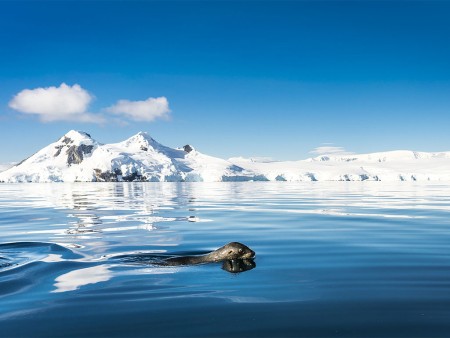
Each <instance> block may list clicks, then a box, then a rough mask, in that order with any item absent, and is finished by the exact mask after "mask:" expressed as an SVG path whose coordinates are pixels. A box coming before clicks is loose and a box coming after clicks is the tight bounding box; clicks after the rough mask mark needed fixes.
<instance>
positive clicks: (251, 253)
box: [246, 248, 256, 258]
mask: <svg viewBox="0 0 450 338" xmlns="http://www.w3.org/2000/svg"><path fill="white" fill-rule="evenodd" d="M255 255H256V254H255V252H254V251H253V250H252V249H250V248H249V249H248V253H247V254H246V258H254V257H255Z"/></svg>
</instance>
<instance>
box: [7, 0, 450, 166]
mask: <svg viewBox="0 0 450 338" xmlns="http://www.w3.org/2000/svg"><path fill="white" fill-rule="evenodd" d="M449 17H450V2H447V1H437V2H433V1H426V2H420V1H397V2H395V1H372V2H369V1H361V2H356V1H350V2H344V1H330V2H327V1H314V2H313V1H287V2H283V1H273V2H271V1H264V2H259V1H243V2H240V1H231V2H230V1H229V2H225V1H199V2H191V1H179V2H176V1H165V2H158V1H138V2H130V1H123V2H122V1H113V2H109V1H95V2H90V1H79V2H74V1H51V2H45V1H31V2H23V1H1V2H0V45H1V49H0V140H1V142H2V144H3V146H2V147H1V149H0V162H3V163H4V162H10V161H18V160H21V159H23V158H25V157H27V156H29V155H31V154H32V153H33V152H35V151H37V150H38V149H40V148H42V147H44V146H46V145H47V144H49V143H51V142H53V141H55V140H56V139H57V138H59V137H60V136H62V135H63V134H64V133H66V132H67V131H68V130H70V129H77V130H83V131H87V132H89V133H90V134H91V135H92V136H93V137H94V138H95V139H97V140H98V141H100V142H104V143H110V142H117V141H121V140H123V139H125V138H127V137H129V136H131V135H133V134H135V133H137V132H138V131H147V132H149V133H150V134H151V135H152V136H153V137H154V138H155V139H156V140H158V141H159V142H161V143H163V144H166V145H169V146H173V147H176V146H182V145H184V144H186V143H190V144H193V145H194V146H195V147H196V148H197V149H198V150H200V151H201V152H203V153H206V154H209V155H213V156H218V157H223V158H228V157H231V156H246V157H248V156H264V157H272V158H275V159H280V160H287V159H304V158H307V157H310V156H313V154H311V153H310V151H312V150H314V149H315V148H317V147H321V146H332V147H342V148H343V149H344V150H346V151H351V152H356V153H365V152H374V151H386V150H395V149H411V150H420V151H444V150H450V132H449V131H448V130H449V126H450V20H449V19H448V18H449ZM62 83H65V84H66V85H67V87H68V88H69V89H68V90H73V88H74V85H78V86H79V88H80V90H81V91H82V93H81V94H83V93H85V94H86V95H88V99H87V100H86V101H84V105H83V106H82V107H81V108H77V107H78V106H74V108H73V109H74V111H76V113H77V114H78V113H79V114H81V115H80V117H83V116H84V117H83V118H76V116H77V115H71V116H75V118H73V117H72V118H69V119H65V118H64V116H63V115H60V116H58V115H49V114H50V112H48V113H47V112H46V109H50V110H52V109H53V111H52V112H51V113H52V114H56V111H55V109H56V108H55V107H51V104H53V101H49V102H47V101H46V104H44V103H42V102H43V101H42V100H41V99H42V98H43V96H42V95H41V96H39V97H38V96H37V94H39V93H40V94H42V93H44V92H48V91H47V89H48V88H49V87H54V89H57V90H55V91H54V93H56V94H55V95H59V93H60V91H58V90H59V89H61V87H60V86H61V84H62ZM38 88H41V89H42V91H41V92H37V91H34V92H23V91H24V90H26V89H28V90H36V89H38ZM20 93H22V94H20ZM27 93H28V94H29V96H28V97H27V96H26V94H27ZM30 93H31V94H30ZM19 94H20V95H19ZM34 94H36V95H35V96H32V98H31V99H30V95H34ZM40 94H39V95H40ZM151 98H154V99H157V98H165V99H166V100H167V104H166V105H164V104H163V106H162V107H160V110H159V113H160V115H159V117H158V116H156V115H155V116H156V117H155V116H154V115H152V116H153V117H151V118H150V117H149V116H147V117H145V116H144V115H145V114H147V113H148V114H153V113H154V112H155V110H154V109H156V108H155V107H154V106H152V104H153V103H151V102H153V101H151V102H150V101H146V100H150V99H151ZM27 100H28V101H27ZM30 100H31V101H30ZM36 100H37V101H36ZM49 100H50V99H49ZM119 100H126V101H123V102H122V104H120V103H119ZM64 102H65V101H64ZM27 104H28V105H27ZM41 104H42V106H41ZM137 105H139V107H141V106H142V107H143V109H144V110H142V111H141V110H139V109H141V108H139V109H138V108H136V107H137ZM58 107H59V106H58ZM133 107H134V108H133ZM145 107H147V108H148V109H150V110H149V111H146V110H145V109H146V108H145ZM27 109H28V110H30V111H32V110H33V109H34V110H35V111H34V112H33V113H30V112H28V113H26V110H27ZM58 109H59V108H58ZM64 109H66V108H65V107H63V108H62V110H61V111H62V112H63V111H64ZM77 109H78V110H77ZM133 109H134V110H133ZM136 109H137V110H136ZM152 109H153V110H152ZM169 110H170V112H169ZM143 114H144V115H143ZM50 116H51V118H50ZM80 121H81V122H80Z"/></svg>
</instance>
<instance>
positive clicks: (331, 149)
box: [309, 144, 353, 156]
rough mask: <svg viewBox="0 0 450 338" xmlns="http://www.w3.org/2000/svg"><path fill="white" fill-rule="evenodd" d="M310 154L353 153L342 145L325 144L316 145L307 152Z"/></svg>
mask: <svg viewBox="0 0 450 338" xmlns="http://www.w3.org/2000/svg"><path fill="white" fill-rule="evenodd" d="M309 153H310V154H314V155H317V156H320V155H351V154H353V153H352V152H350V151H347V150H345V149H344V148H343V147H335V146H332V145H331V144H326V145H323V146H320V147H317V148H315V149H313V150H311V151H310V152H309Z"/></svg>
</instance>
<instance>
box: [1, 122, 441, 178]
mask: <svg viewBox="0 0 450 338" xmlns="http://www.w3.org/2000/svg"><path fill="white" fill-rule="evenodd" d="M122 181H150V182H195V181H204V182H220V181H450V152H438V153H427V152H415V151H409V150H399V151H389V152H379V153H371V154H359V155H345V156H338V155H330V156H318V157H315V158H309V159H306V160H299V161H271V160H267V159H262V160H258V159H247V158H242V157H234V158H230V159H228V160H224V159H221V158H217V157H213V156H208V155H205V154H202V153H201V152H199V151H197V150H196V149H195V148H194V147H193V146H192V145H185V146H183V147H180V148H171V147H167V146H164V145H162V144H160V143H158V142H157V141H155V140H154V139H153V138H152V137H151V136H150V135H149V134H147V133H145V132H139V133H137V134H136V135H134V136H132V137H130V138H129V139H127V140H125V141H123V142H119V143H113V144H102V143H99V142H97V141H96V140H94V139H93V138H92V137H91V136H90V135H89V134H88V133H85V132H82V131H75V130H71V131H69V132H68V133H67V134H65V135H64V136H62V137H61V138H60V139H58V140H57V141H56V142H54V143H52V144H50V145H48V146H46V147H44V148H43V149H41V150H39V151H38V152H37V153H35V154H34V155H32V156H30V157H29V158H27V159H25V160H23V161H22V162H20V163H18V164H16V165H15V166H13V167H11V168H9V169H7V170H4V171H2V172H1V173H0V182H3V183H20V182H36V183H42V182H122Z"/></svg>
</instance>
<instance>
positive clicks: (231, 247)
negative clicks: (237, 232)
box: [163, 242, 255, 266]
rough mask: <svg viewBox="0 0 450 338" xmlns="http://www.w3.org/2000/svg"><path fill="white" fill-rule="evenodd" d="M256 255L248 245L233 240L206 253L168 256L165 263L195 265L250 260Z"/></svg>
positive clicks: (170, 264)
mask: <svg viewBox="0 0 450 338" xmlns="http://www.w3.org/2000/svg"><path fill="white" fill-rule="evenodd" d="M254 257H255V252H254V251H253V250H252V249H250V248H249V247H248V246H246V245H244V244H242V243H239V242H231V243H228V244H226V245H224V246H222V247H220V248H219V249H217V250H214V251H212V252H210V253H208V254H206V255H199V256H181V257H173V258H167V259H165V260H164V263H163V264H164V265H169V266H176V265H195V264H205V263H217V262H224V261H233V260H250V259H252V258H254Z"/></svg>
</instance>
